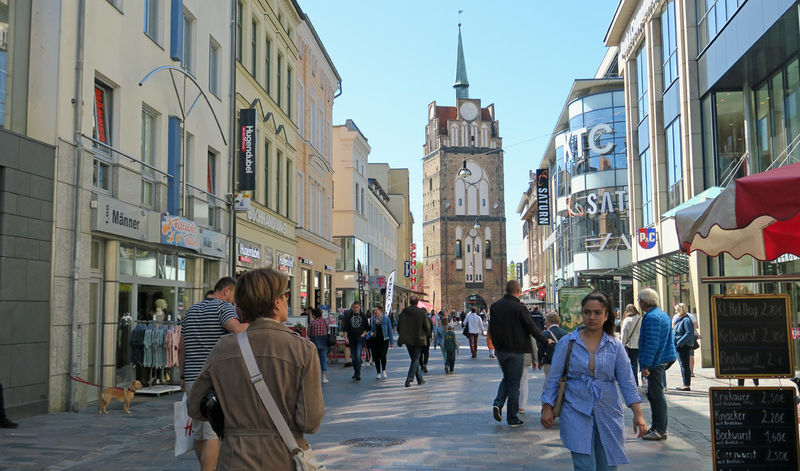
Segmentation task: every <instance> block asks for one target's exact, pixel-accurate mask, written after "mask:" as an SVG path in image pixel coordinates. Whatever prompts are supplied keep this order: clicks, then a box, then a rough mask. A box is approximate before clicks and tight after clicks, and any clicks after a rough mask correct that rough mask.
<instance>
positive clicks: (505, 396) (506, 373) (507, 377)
mask: <svg viewBox="0 0 800 471" xmlns="http://www.w3.org/2000/svg"><path fill="white" fill-rule="evenodd" d="M495 355H496V356H497V363H499V364H500V369H501V370H503V379H502V381H500V386H498V387H497V397H495V398H494V405H496V406H497V407H499V408H501V409H502V408H503V405H504V404H505V403H506V401H508V409H507V410H506V421H507V422H508V423H509V424H513V423H515V422H518V421H519V418H518V417H517V413H519V382H520V378H522V369H523V368H524V367H523V366H522V363H523V359H522V354H521V353H512V352H505V351H502V350H497V351H496V352H495Z"/></svg>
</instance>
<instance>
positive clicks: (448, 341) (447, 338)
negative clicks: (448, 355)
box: [444, 332, 458, 351]
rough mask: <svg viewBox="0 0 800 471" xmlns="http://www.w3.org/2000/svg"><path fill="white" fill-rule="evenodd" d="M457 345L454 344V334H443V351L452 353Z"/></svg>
mask: <svg viewBox="0 0 800 471" xmlns="http://www.w3.org/2000/svg"><path fill="white" fill-rule="evenodd" d="M457 346H458V343H457V342H456V334H454V333H453V332H447V333H446V334H444V349H445V350H447V351H453V350H455V349H456V348H457Z"/></svg>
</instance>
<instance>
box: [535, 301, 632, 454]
mask: <svg viewBox="0 0 800 471" xmlns="http://www.w3.org/2000/svg"><path fill="white" fill-rule="evenodd" d="M581 306H582V311H583V327H582V328H579V329H578V330H576V331H575V332H573V333H571V334H570V335H569V336H567V337H564V338H563V340H566V341H563V340H562V341H561V342H559V343H558V346H557V347H556V351H555V357H554V358H553V366H552V369H551V370H550V372H551V373H553V374H552V375H551V376H549V377H548V378H547V383H546V384H545V387H544V391H543V392H542V417H541V422H542V425H543V426H544V427H545V428H550V427H552V426H553V422H554V417H553V406H554V405H555V403H556V396H557V394H558V381H559V379H561V376H562V375H563V374H564V370H565V369H566V370H567V387H566V389H565V392H564V396H563V402H562V408H561V416H560V435H561V442H562V443H563V444H564V446H565V447H567V448H568V449H569V450H570V452H571V453H572V464H573V466H574V468H575V469H576V470H600V469H604V470H606V469H616V466H617V465H621V464H626V463H628V458H627V456H625V448H624V444H625V423H624V420H623V419H624V414H623V411H622V404H621V402H620V396H619V392H618V390H617V386H619V391H621V393H622V399H624V401H625V404H626V405H627V406H628V407H630V408H631V410H632V411H633V431H634V433H636V434H638V436H642V435H644V433H645V429H646V428H647V425H646V424H645V421H644V417H643V416H642V407H641V402H642V396H641V395H640V394H639V391H638V389H637V388H636V383H634V381H633V372H632V370H631V368H630V366H629V364H630V362H629V361H628V356H627V355H626V354H625V350H624V348H623V346H622V343H621V342H620V341H619V340H617V338H616V336H615V335H614V334H615V327H614V314H613V310H612V308H611V307H612V306H611V300H610V298H609V296H608V295H606V294H605V293H601V292H598V291H595V292H592V293H589V294H588V295H586V297H584V298H583V300H582V301H581ZM567 364H568V365H569V366H568V367H567Z"/></svg>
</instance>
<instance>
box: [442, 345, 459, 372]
mask: <svg viewBox="0 0 800 471" xmlns="http://www.w3.org/2000/svg"><path fill="white" fill-rule="evenodd" d="M455 366H456V351H455V350H445V351H444V367H445V368H449V369H450V372H451V373H452V372H453V368H455Z"/></svg>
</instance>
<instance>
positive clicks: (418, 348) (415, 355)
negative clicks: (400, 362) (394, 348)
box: [406, 345, 424, 383]
mask: <svg viewBox="0 0 800 471" xmlns="http://www.w3.org/2000/svg"><path fill="white" fill-rule="evenodd" d="M406 348H407V349H408V356H409V357H411V365H410V366H409V367H408V376H406V381H408V382H411V381H414V378H415V377H416V378H417V383H421V382H422V368H420V366H419V356H420V354H421V353H422V349H423V348H424V347H423V346H422V345H406Z"/></svg>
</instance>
